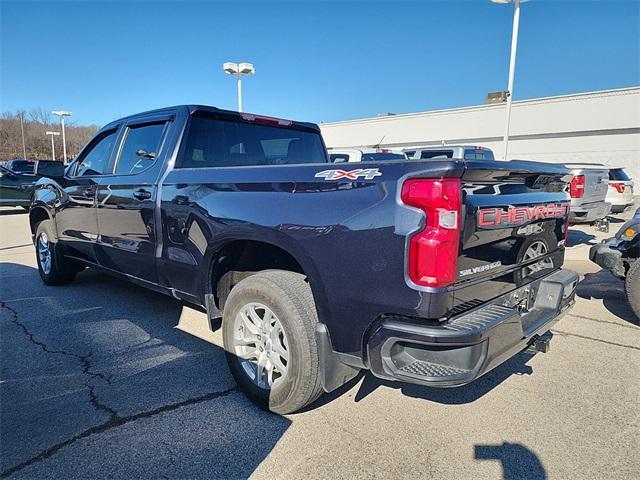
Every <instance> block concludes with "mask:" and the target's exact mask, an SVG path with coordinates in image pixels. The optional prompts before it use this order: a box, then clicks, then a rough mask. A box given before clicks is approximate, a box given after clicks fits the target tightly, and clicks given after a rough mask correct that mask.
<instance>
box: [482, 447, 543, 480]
mask: <svg viewBox="0 0 640 480" xmlns="http://www.w3.org/2000/svg"><path fill="white" fill-rule="evenodd" d="M474 450H475V451H474V455H475V458H476V460H497V461H499V462H500V464H501V465H502V478H503V479H504V480H522V479H527V480H544V479H546V478H547V472H546V470H545V468H544V465H543V464H542V462H541V461H540V459H539V458H538V456H537V455H536V454H535V453H533V452H532V451H531V450H529V449H528V448H527V447H525V446H524V445H522V444H520V443H507V442H504V443H502V444H501V445H500V444H499V445H475V447H474Z"/></svg>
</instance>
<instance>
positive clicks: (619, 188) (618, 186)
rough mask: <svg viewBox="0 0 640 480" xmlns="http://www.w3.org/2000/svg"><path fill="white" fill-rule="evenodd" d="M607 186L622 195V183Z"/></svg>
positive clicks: (611, 183) (612, 183)
mask: <svg viewBox="0 0 640 480" xmlns="http://www.w3.org/2000/svg"><path fill="white" fill-rule="evenodd" d="M609 186H611V187H613V188H615V189H616V190H617V191H618V193H624V183H620V182H609Z"/></svg>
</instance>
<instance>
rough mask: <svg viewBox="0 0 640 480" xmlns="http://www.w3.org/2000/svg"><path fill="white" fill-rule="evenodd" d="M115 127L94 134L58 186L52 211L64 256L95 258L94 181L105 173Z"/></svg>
mask: <svg viewBox="0 0 640 480" xmlns="http://www.w3.org/2000/svg"><path fill="white" fill-rule="evenodd" d="M117 136H118V129H117V128H113V129H110V130H106V131H104V132H101V133H100V134H98V135H97V136H96V137H95V138H94V139H93V140H92V141H91V142H90V143H89V145H87V147H86V148H85V149H84V150H83V151H82V152H81V153H80V156H79V157H78V160H77V162H76V164H75V165H74V166H73V168H72V169H71V170H70V171H69V172H68V173H67V177H66V178H65V179H64V182H61V185H63V186H64V194H63V195H62V198H61V205H60V206H59V207H58V209H57V213H56V227H57V229H58V238H59V240H60V241H61V242H62V243H63V245H64V247H65V250H66V253H67V254H68V255H71V256H74V257H78V258H81V259H84V260H88V261H90V262H94V263H95V261H96V255H95V242H96V239H97V237H98V220H97V217H96V209H95V203H96V193H97V185H98V183H97V182H98V180H99V179H100V177H101V176H102V175H105V174H106V173H108V172H109V169H110V165H111V156H112V154H113V150H114V146H115V144H116V138H117Z"/></svg>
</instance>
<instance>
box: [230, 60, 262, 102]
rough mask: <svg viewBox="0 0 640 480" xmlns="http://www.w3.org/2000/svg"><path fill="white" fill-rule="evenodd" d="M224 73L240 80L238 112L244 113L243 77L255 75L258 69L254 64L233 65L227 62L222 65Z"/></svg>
mask: <svg viewBox="0 0 640 480" xmlns="http://www.w3.org/2000/svg"><path fill="white" fill-rule="evenodd" d="M222 68H223V69H224V73H226V74H227V75H233V76H234V77H236V79H237V80H238V111H239V112H242V77H243V76H244V75H254V74H255V73H256V69H255V68H253V64H252V63H244V62H243V63H233V62H225V63H223V64H222Z"/></svg>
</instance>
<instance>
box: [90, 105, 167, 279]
mask: <svg viewBox="0 0 640 480" xmlns="http://www.w3.org/2000/svg"><path fill="white" fill-rule="evenodd" d="M172 120H173V114H162V115H155V116H148V117H143V118H137V119H135V120H130V121H129V122H127V123H126V124H125V125H124V126H123V132H122V140H121V142H120V146H119V148H118V151H117V154H116V157H115V161H114V167H113V174H112V175H109V176H105V177H103V178H102V179H101V180H100V182H99V185H98V191H97V201H96V210H97V220H98V231H99V237H98V240H97V244H96V251H97V257H98V263H99V264H100V265H102V266H104V267H107V268H109V269H112V270H115V271H118V272H120V273H124V274H127V275H131V276H133V277H136V278H139V279H142V280H146V281H149V282H153V283H157V272H156V266H155V249H156V246H157V239H156V232H155V229H156V227H155V218H154V212H155V201H156V194H157V181H158V178H159V176H160V172H161V171H162V166H163V158H161V157H162V156H163V155H164V153H165V151H164V150H165V148H164V146H165V139H166V138H167V131H168V129H169V126H170V125H171V123H172Z"/></svg>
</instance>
